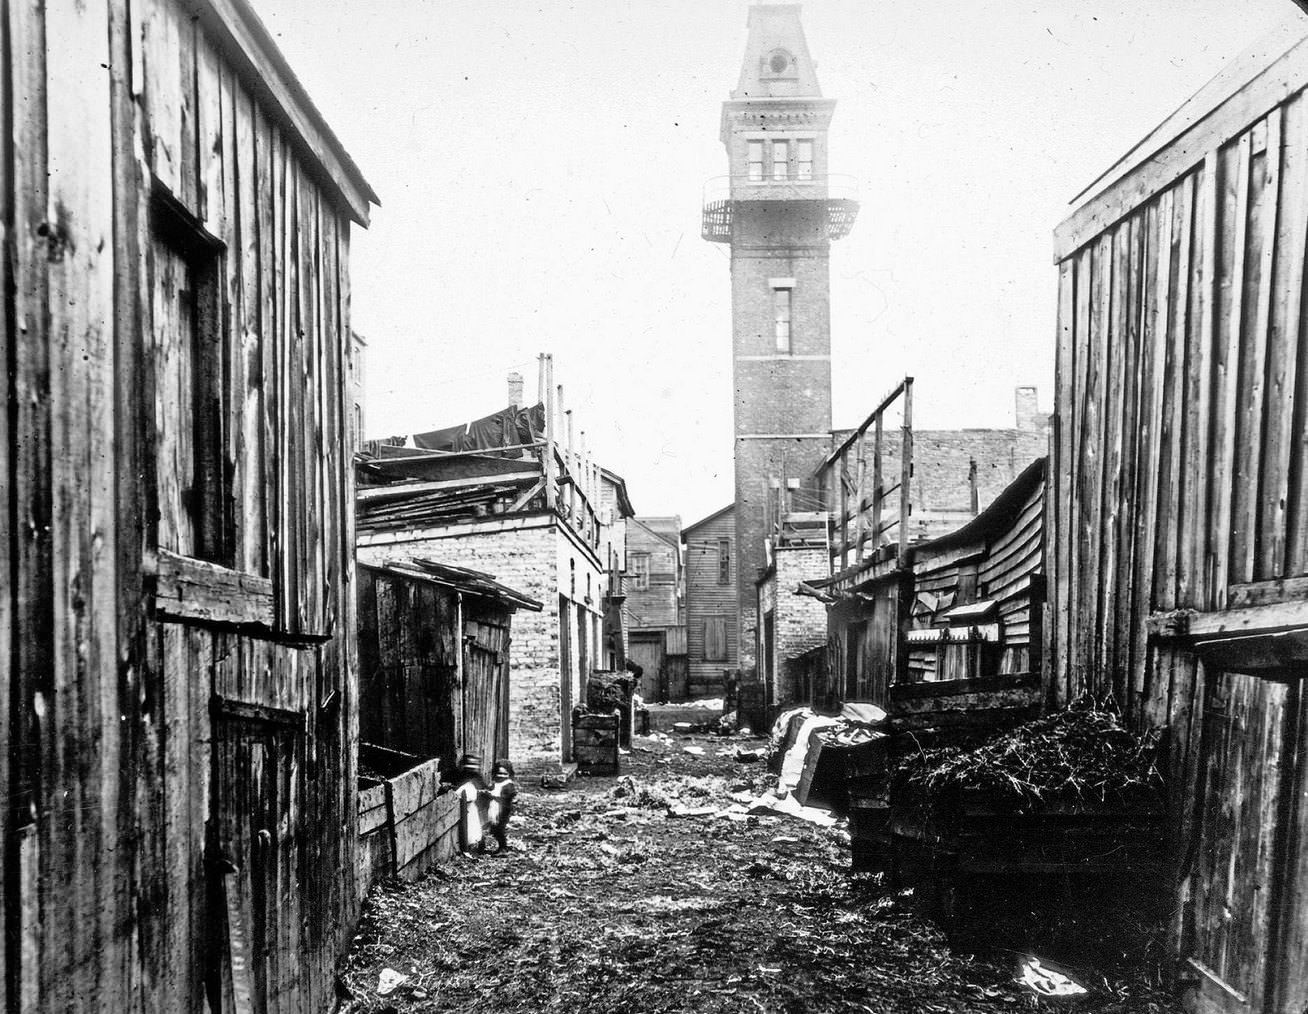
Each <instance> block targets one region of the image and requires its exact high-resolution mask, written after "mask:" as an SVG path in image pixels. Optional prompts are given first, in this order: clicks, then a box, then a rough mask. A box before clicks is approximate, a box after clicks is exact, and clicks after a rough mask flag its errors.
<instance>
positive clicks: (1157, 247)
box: [1131, 184, 1184, 724]
mask: <svg viewBox="0 0 1308 1014" xmlns="http://www.w3.org/2000/svg"><path fill="white" fill-rule="evenodd" d="M1183 185H1184V184H1180V185H1178V186H1177V187H1173V188H1172V189H1170V190H1167V191H1165V192H1164V193H1163V194H1162V196H1161V197H1160V198H1159V200H1158V204H1157V206H1156V207H1155V208H1153V209H1151V212H1152V214H1151V217H1150V226H1149V230H1150V243H1151V245H1152V250H1153V256H1152V257H1151V258H1150V270H1149V273H1148V275H1147V277H1146V279H1145V284H1146V286H1148V287H1149V292H1148V297H1147V298H1148V304H1147V306H1146V309H1145V313H1146V317H1145V325H1146V326H1145V331H1144V339H1143V341H1142V342H1141V346H1140V361H1141V370H1142V375H1141V385H1140V429H1141V433H1140V453H1139V455H1138V457H1137V462H1138V465H1139V470H1138V474H1139V478H1140V486H1139V500H1138V503H1137V509H1136V511H1135V514H1136V531H1135V551H1134V557H1135V573H1134V578H1133V584H1132V586H1133V589H1134V596H1135V601H1134V608H1133V610H1132V616H1131V636H1132V648H1131V659H1132V670H1133V673H1134V677H1133V678H1134V687H1135V692H1136V693H1137V694H1138V695H1141V696H1142V697H1144V698H1147V699H1148V700H1149V701H1150V702H1151V705H1152V706H1151V707H1150V709H1149V721H1150V722H1151V723H1152V724H1161V722H1160V718H1161V714H1160V711H1161V709H1160V708H1159V707H1158V705H1159V701H1160V693H1159V692H1160V690H1163V689H1165V688H1162V687H1160V686H1159V685H1158V683H1159V681H1158V680H1157V673H1156V672H1152V671H1151V670H1150V667H1149V659H1148V644H1147V641H1148V635H1147V632H1146V630H1145V622H1144V621H1145V617H1146V616H1147V615H1148V614H1149V613H1150V612H1151V611H1152V610H1153V609H1155V608H1157V605H1156V600H1157V591H1156V570H1155V568H1156V559H1157V558H1156V552H1155V546H1156V545H1157V542H1156V539H1155V534H1156V532H1157V530H1158V504H1159V501H1160V499H1161V498H1160V496H1159V487H1160V485H1162V478H1161V476H1160V472H1161V470H1162V461H1163V439H1164V436H1163V418H1164V397H1165V393H1166V391H1165V384H1166V371H1167V352H1168V348H1169V346H1170V344H1171V338H1172V334H1171V323H1172V317H1171V313H1170V310H1171V303H1172V242H1173V235H1172V223H1173V216H1174V208H1175V198H1176V193H1177V190H1178V189H1179V187H1180V186H1183ZM1151 677H1152V678H1153V680H1152V683H1151ZM1164 699H1165V698H1164Z"/></svg>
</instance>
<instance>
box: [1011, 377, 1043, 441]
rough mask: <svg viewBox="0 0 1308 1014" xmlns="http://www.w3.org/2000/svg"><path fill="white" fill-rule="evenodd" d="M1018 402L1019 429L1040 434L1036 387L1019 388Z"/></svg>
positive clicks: (1017, 392)
mask: <svg viewBox="0 0 1308 1014" xmlns="http://www.w3.org/2000/svg"><path fill="white" fill-rule="evenodd" d="M1016 401H1017V422H1016V425H1017V428H1018V429H1019V430H1025V431H1026V432H1028V433H1035V432H1038V431H1039V429H1040V409H1039V407H1038V406H1037V405H1036V389H1035V388H1034V387H1019V388H1017V389H1016Z"/></svg>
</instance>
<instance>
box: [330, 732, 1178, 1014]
mask: <svg viewBox="0 0 1308 1014" xmlns="http://www.w3.org/2000/svg"><path fill="white" fill-rule="evenodd" d="M742 745H744V746H746V747H751V746H754V747H756V746H759V745H761V741H753V742H749V741H742V740H740V739H729V738H717V737H711V736H703V737H676V738H675V739H672V740H671V741H664V740H660V739H658V738H646V737H636V739H635V740H634V743H633V750H632V751H631V753H630V754H627V755H624V756H623V758H622V774H621V775H620V776H618V777H616V778H614V777H607V778H578V779H574V780H573V781H572V782H571V783H570V784H569V785H568V786H567V788H566V789H565V790H562V791H555V792H546V791H543V790H539V789H531V788H527V787H525V786H524V792H523V794H522V795H521V796H520V797H519V800H520V805H519V807H518V812H517V813H516V814H515V815H514V819H513V823H512V824H511V826H510V843H511V844H512V845H513V846H514V849H513V851H511V852H510V853H509V854H507V855H506V856H504V857H493V856H484V857H479V858H465V857H459V858H457V859H456V860H454V861H453V862H452V863H450V864H448V865H446V866H444V867H441V868H439V869H437V870H435V871H433V872H432V873H430V874H428V875H427V876H426V877H424V878H423V879H422V880H420V881H419V882H418V883H416V884H401V883H394V882H388V883H385V884H383V885H380V886H379V887H378V888H376V889H375V890H374V891H373V893H372V894H371V895H370V897H369V899H368V902H367V904H366V906H365V910H364V916H363V919H362V922H361V924H360V927H359V932H358V935H357V937H356V939H355V941H354V944H353V947H352V949H351V952H350V955H349V958H348V962H347V965H346V968H345V970H344V973H343V976H342V986H343V989H342V992H348V994H349V995H348V997H347V998H346V999H343V1000H342V1001H341V1004H340V1006H339V1008H338V1010H339V1011H340V1012H341V1014H390V1012H395V1014H417V1012H446V1011H450V1012H452V1011H460V1012H469V1014H471V1012H484V1014H500V1012H511V1011H550V1012H552V1011H560V1012H561V1011H570V1012H571V1011H576V1012H583V1014H589V1012H596V1014H602V1012H624V1014H656V1012H669V1011H696V1012H700V1011H703V1012H738V1011H739V1012H751V1014H756V1012H760V1011H762V1012H765V1014H774V1012H778V1014H779V1012H798V1011H803V1012H806V1014H823V1012H828V1011H831V1012H836V1011H841V1012H844V1011H855V1012H857V1011H867V1012H872V1014H892V1012H946V1011H950V1012H953V1011H969V1012H970V1011H979V1012H985V1011H1012V1010H1022V1009H1025V1010H1032V1011H1034V1010H1036V1009H1038V1008H1039V1007H1043V1006H1044V1005H1045V1004H1047V1003H1048V1001H1045V1002H1041V1003H1038V1001H1037V999H1036V998H1035V997H1034V996H1033V995H1031V994H1030V993H1028V992H1026V991H1025V990H1024V989H1023V988H1022V987H1019V986H1018V985H1017V984H1016V983H1015V981H1014V971H1015V968H1014V961H1015V959H1014V957H1013V956H1012V955H1004V954H997V955H992V956H989V957H988V958H981V957H975V956H971V955H966V954H960V953H955V952H954V951H952V950H951V949H950V947H949V946H948V944H947V943H946V941H945V939H944V937H943V935H942V934H941V933H940V932H939V930H937V929H936V928H935V927H934V926H933V925H932V924H931V923H930V922H928V921H926V920H924V919H923V918H921V917H919V916H918V915H916V914H915V913H914V912H913V910H912V908H911V907H910V905H911V899H909V898H908V897H907V896H904V895H901V894H898V893H896V892H895V891H893V890H891V889H889V888H888V887H886V886H883V884H882V882H881V879H880V878H879V877H877V876H874V875H852V874H851V873H850V872H849V844H848V843H849V839H848V835H847V832H846V831H845V830H844V825H843V822H842V823H841V824H840V825H838V826H836V827H832V828H821V827H817V826H814V825H812V824H809V823H806V822H804V821H801V820H797V819H793V818H786V817H776V816H766V815H751V816H749V817H748V818H747V819H744V820H731V819H727V818H724V817H713V816H684V817H676V816H672V815H670V814H669V812H668V805H667V804H668V803H669V802H671V803H672V804H673V805H677V806H680V807H683V808H691V809H706V808H708V807H714V808H716V809H719V810H721V809H723V808H725V807H727V806H729V805H730V804H731V802H732V799H731V795H732V793H733V792H735V793H740V792H743V791H749V792H753V793H755V794H757V792H758V791H761V790H762V789H764V788H766V787H768V786H770V784H771V781H770V777H769V776H768V775H767V773H766V769H765V766H764V765H763V764H762V763H758V762H755V763H748V764H747V763H740V762H738V761H736V760H735V759H734V756H735V753H736V751H737V749H738V748H740V747H741V746H742ZM687 746H697V747H700V748H702V749H703V751H704V753H703V755H702V756H699V755H695V754H693V753H687V752H686V751H685V749H684V748H685V747H687ZM384 969H392V970H394V971H395V972H399V973H401V974H403V975H406V976H407V977H408V978H407V979H406V980H405V981H404V982H403V983H402V984H401V985H399V986H398V987H396V988H395V989H394V991H393V992H391V993H390V994H389V995H387V996H380V995H379V994H378V983H379V975H380V974H381V973H382V971H383V970H384ZM1087 985H1093V984H1092V983H1087ZM1097 985H1098V986H1099V988H1098V989H1097V990H1096V991H1095V992H1094V993H1093V994H1092V996H1091V997H1090V998H1089V999H1087V1000H1083V1001H1081V1002H1079V1003H1077V1004H1075V1005H1074V1006H1075V1009H1076V1010H1078V1011H1102V1012H1112V1014H1136V1012H1139V1014H1146V1012H1148V1014H1164V1012H1166V1014H1171V1012H1172V1011H1173V1010H1175V1009H1176V1008H1174V1007H1173V1006H1172V1004H1171V1002H1170V1001H1169V1000H1168V999H1167V998H1166V996H1165V995H1164V994H1161V993H1158V992H1155V991H1153V990H1151V989H1149V988H1147V987H1145V986H1143V985H1140V984H1135V985H1124V984H1122V983H1105V982H1104V981H1103V980H1102V979H1101V980H1099V981H1098V983H1097Z"/></svg>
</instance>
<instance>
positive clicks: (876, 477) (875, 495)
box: [872, 412, 885, 552]
mask: <svg viewBox="0 0 1308 1014" xmlns="http://www.w3.org/2000/svg"><path fill="white" fill-rule="evenodd" d="M884 443H885V419H884V417H883V414H882V413H881V412H878V413H877V420H876V422H875V423H874V429H873V430H872V550H873V552H875V551H876V550H878V549H880V548H881V518H882V508H883V507H884V506H885V494H884V493H883V492H882V490H881V484H882V480H883V476H882V474H881V453H882V447H883V445H884Z"/></svg>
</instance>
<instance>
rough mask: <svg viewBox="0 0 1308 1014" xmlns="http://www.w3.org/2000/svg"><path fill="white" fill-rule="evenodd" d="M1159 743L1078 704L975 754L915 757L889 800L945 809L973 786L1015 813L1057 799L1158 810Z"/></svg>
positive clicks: (901, 768) (937, 752)
mask: <svg viewBox="0 0 1308 1014" xmlns="http://www.w3.org/2000/svg"><path fill="white" fill-rule="evenodd" d="M1157 744H1158V737H1157V735H1156V734H1151V735H1148V736H1137V735H1135V734H1134V733H1132V732H1131V731H1130V730H1128V729H1126V728H1124V727H1123V726H1122V724H1121V721H1120V719H1119V718H1118V716H1117V715H1116V714H1115V713H1113V712H1111V711H1106V710H1102V709H1100V708H1098V707H1096V706H1095V705H1094V704H1092V703H1091V702H1089V701H1087V700H1078V701H1076V702H1074V703H1073V704H1071V705H1069V706H1068V708H1067V709H1066V710H1064V711H1060V712H1057V713H1055V714H1053V715H1049V716H1047V717H1045V718H1041V719H1037V720H1036V721H1033V722H1028V723H1026V724H1025V725H1021V726H1018V727H1017V728H1016V729H1014V730H1012V731H1011V732H1007V733H1004V734H1003V735H1000V736H996V737H994V738H993V739H990V740H988V741H987V742H985V743H983V744H981V745H980V746H978V747H975V748H973V749H970V750H961V749H959V748H957V747H940V748H936V749H931V750H921V751H918V752H917V753H913V754H910V755H909V756H907V757H905V758H904V759H903V760H901V761H900V763H899V765H898V768H897V770H896V772H895V776H894V782H893V788H892V795H893V796H896V797H898V798H899V800H900V801H901V802H905V803H907V802H909V801H910V800H912V801H916V802H918V803H919V804H921V803H927V804H929V805H933V806H940V805H948V804H949V803H950V802H951V801H953V800H956V799H957V798H958V796H959V794H960V793H961V792H962V791H963V790H968V789H972V790H979V791H981V792H983V793H985V794H986V796H987V797H988V798H989V801H990V802H992V803H993V804H994V805H996V806H1000V807H1003V808H1005V809H1011V810H1012V811H1013V812H1018V813H1030V812H1037V811H1039V810H1041V809H1042V808H1044V807H1045V806H1047V805H1049V804H1050V803H1054V802H1057V803H1059V804H1060V805H1065V806H1066V805H1070V806H1072V807H1074V808H1075V807H1078V806H1082V805H1084V806H1103V805H1105V804H1119V805H1131V806H1139V805H1145V806H1148V805H1157V804H1158V803H1159V801H1160V791H1161V789H1162V778H1161V776H1160V775H1159V773H1158V768H1157V765H1156V764H1155V755H1156V753H1157Z"/></svg>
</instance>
